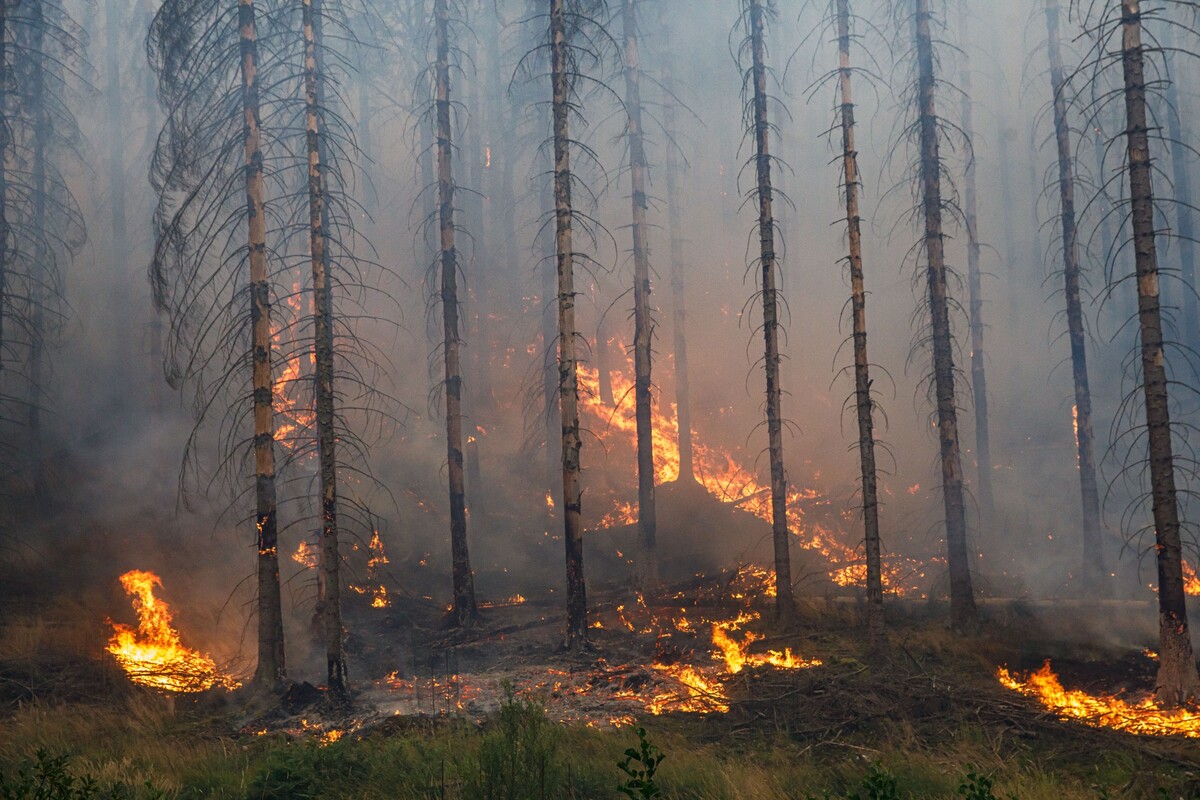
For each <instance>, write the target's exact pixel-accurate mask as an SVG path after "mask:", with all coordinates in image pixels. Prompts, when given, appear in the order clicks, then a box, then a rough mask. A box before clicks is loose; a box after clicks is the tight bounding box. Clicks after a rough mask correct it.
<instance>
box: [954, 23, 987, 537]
mask: <svg viewBox="0 0 1200 800" xmlns="http://www.w3.org/2000/svg"><path fill="white" fill-rule="evenodd" d="M959 15H960V22H961V26H962V29H961V35H960V41H961V42H962V47H963V48H964V49H963V51H962V52H963V69H962V76H961V78H960V79H959V84H960V85H959V89H961V90H962V128H963V134H964V135H965V136H966V137H967V139H968V141H971V140H973V139H974V136H975V131H974V127H973V123H974V111H975V109H974V104H973V103H972V101H971V61H970V57H969V56H968V55H967V51H966V49H965V48H966V46H967V42H968V41H970V40H969V38H968V36H967V9H966V5H965V4H963V5H962V6H960V11H959ZM968 147H969V148H970V149H971V152H970V154H969V156H968V158H967V166H966V171H965V174H964V175H963V216H964V217H965V218H966V223H967V295H968V298H967V302H968V303H969V306H970V307H969V314H970V321H971V390H972V394H973V395H974V398H975V459H976V462H977V463H976V466H977V469H978V472H979V508H980V512H981V516H982V518H983V520H985V521H986V524H989V525H990V524H992V523H993V522H994V521H995V517H996V504H995V501H994V499H993V495H992V445H991V434H990V431H989V429H988V396H987V370H986V367H985V366H984V349H983V331H984V327H983V273H982V272H981V271H980V269H979V254H980V246H979V213H978V211H977V206H978V202H977V192H976V188H975V167H976V161H975V153H974V149H973V147H971V146H970V145H968ZM981 527H982V526H981Z"/></svg>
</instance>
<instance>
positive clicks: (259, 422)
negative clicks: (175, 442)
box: [238, 0, 287, 690]
mask: <svg viewBox="0 0 1200 800" xmlns="http://www.w3.org/2000/svg"><path fill="white" fill-rule="evenodd" d="M238 25H239V29H240V39H241V78H242V91H241V99H242V116H243V120H244V128H243V130H244V148H245V163H246V219H247V234H248V236H247V249H248V253H249V258H248V263H249V269H250V275H249V277H250V325H251V335H252V342H251V345H252V353H253V390H254V480H255V501H256V510H255V528H256V531H257V533H258V666H257V668H256V670H255V673H254V682H255V683H256V684H257V685H258V686H259V687H260V688H263V689H268V690H273V689H277V688H278V687H279V686H281V685H282V684H283V682H284V681H285V680H286V677H287V673H286V669H285V662H284V650H283V609H282V603H281V599H280V591H279V533H278V522H277V519H276V513H277V508H276V493H275V418H274V411H273V408H272V401H273V398H272V391H273V378H272V374H271V355H272V353H271V349H272V343H271V286H270V283H269V277H268V274H267V226H266V212H265V200H264V192H263V153H262V132H261V130H260V127H261V119H260V112H259V92H258V29H257V20H256V16H255V6H254V0H238Z"/></svg>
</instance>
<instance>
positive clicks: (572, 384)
mask: <svg viewBox="0 0 1200 800" xmlns="http://www.w3.org/2000/svg"><path fill="white" fill-rule="evenodd" d="M566 17H567V13H566V0H550V77H551V83H552V92H553V94H552V103H553V114H554V218H555V256H556V263H557V267H558V396H559V414H560V415H561V419H562V475H563V509H562V516H563V524H564V536H563V541H564V542H565V544H566V555H567V631H566V640H565V642H564V644H565V646H566V648H567V649H572V650H573V649H578V648H581V647H585V646H587V643H588V642H587V589H586V584H585V583H584V579H583V519H582V506H583V491H582V486H581V481H580V463H579V451H580V450H581V449H582V447H583V443H582V441H581V440H580V436H579V379H578V375H577V372H576V369H577V366H578V357H577V353H576V348H577V343H576V330H575V251H574V244H573V242H572V223H573V221H574V207H573V206H572V204H571V181H572V177H571V138H570V128H569V118H570V113H571V67H570V64H569V60H570V59H569V52H568V49H569V47H570V44H569V43H568V41H567V19H566Z"/></svg>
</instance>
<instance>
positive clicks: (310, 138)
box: [303, 0, 346, 695]
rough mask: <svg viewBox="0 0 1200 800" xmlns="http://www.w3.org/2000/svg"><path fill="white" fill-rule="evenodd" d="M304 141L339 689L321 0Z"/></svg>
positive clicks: (307, 30)
mask: <svg viewBox="0 0 1200 800" xmlns="http://www.w3.org/2000/svg"><path fill="white" fill-rule="evenodd" d="M303 3H304V6H303V8H304V10H303V25H304V97H305V146H306V150H307V153H308V228H309V252H310V255H311V260H312V276H313V331H314V336H315V341H314V344H313V352H314V354H315V362H316V363H315V369H316V400H317V414H316V417H317V457H318V460H319V462H320V463H319V469H320V471H321V479H320V480H321V569H322V572H323V573H324V581H323V585H324V592H323V594H322V596H321V617H322V627H323V628H324V633H325V655H326V662H327V666H328V671H327V675H326V679H327V680H328V683H329V688H330V690H331V691H333V692H334V693H335V694H338V695H344V694H345V693H346V656H345V653H344V652H343V647H342V604H341V579H340V577H339V573H340V571H341V561H342V557H341V551H340V549H339V547H338V534H339V529H338V494H337V454H336V450H335V448H336V443H337V435H336V432H335V431H334V413H335V406H334V402H335V398H334V391H333V382H334V368H333V352H334V348H333V297H332V291H331V281H330V275H329V266H330V261H331V259H330V254H329V249H328V248H329V230H328V213H329V212H328V208H327V206H328V197H329V195H328V187H327V186H326V184H325V170H326V168H327V167H326V165H325V163H324V160H323V158H322V156H323V155H324V152H325V147H324V145H323V143H322V139H323V138H324V137H325V136H326V133H325V109H324V94H325V91H324V89H325V87H324V83H325V71H324V53H323V47H324V44H323V37H322V35H321V34H322V30H321V25H322V20H321V13H322V12H321V0H303Z"/></svg>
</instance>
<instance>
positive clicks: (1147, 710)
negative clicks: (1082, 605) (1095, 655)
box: [996, 650, 1200, 738]
mask: <svg viewBox="0 0 1200 800" xmlns="http://www.w3.org/2000/svg"><path fill="white" fill-rule="evenodd" d="M1139 655H1140V656H1141V658H1140V659H1139V658H1137V656H1134V657H1133V658H1132V659H1131V660H1133V661H1135V662H1138V663H1137V666H1143V667H1145V666H1152V665H1153V662H1154V661H1155V660H1156V658H1157V657H1156V655H1155V654H1154V652H1153V651H1149V650H1147V651H1143V652H1142V653H1141V654H1139ZM1143 672H1144V674H1142V675H1141V676H1139V677H1140V678H1141V680H1135V681H1132V682H1127V683H1126V685H1123V686H1117V687H1113V686H1112V675H1111V674H1110V675H1108V676H1104V677H1103V678H1101V680H1099V681H1097V680H1093V681H1091V683H1092V684H1093V687H1094V688H1072V689H1066V688H1064V687H1063V682H1062V680H1063V679H1062V678H1060V676H1059V675H1058V673H1057V672H1055V670H1054V668H1053V667H1051V665H1050V660H1049V659H1047V660H1046V661H1045V663H1044V664H1043V665H1042V667H1041V668H1040V669H1038V670H1034V671H1031V672H1029V673H1027V674H1024V675H1022V674H1020V673H1017V672H1013V671H1010V670H1009V669H1008V668H1006V667H1001V668H1000V669H998V670H997V672H996V677H997V679H998V680H999V681H1000V683H1001V684H1002V685H1003V686H1005V687H1006V688H1008V689H1011V690H1013V691H1015V692H1018V693H1020V694H1022V695H1025V696H1026V697H1029V698H1031V699H1033V700H1034V701H1036V702H1037V703H1038V704H1039V705H1040V706H1041V707H1043V708H1045V709H1046V710H1047V711H1049V712H1050V713H1052V714H1055V715H1056V716H1058V717H1060V718H1062V719H1064V720H1074V721H1077V722H1081V723H1083V724H1084V725H1089V726H1091V727H1094V728H1108V729H1111V730H1117V731H1123V732H1126V733H1132V734H1137V735H1140V736H1186V737H1189V738H1200V708H1196V707H1191V708H1187V707H1185V708H1175V709H1168V708H1163V707H1162V706H1161V705H1159V703H1158V702H1156V701H1155V699H1154V693H1153V681H1152V674H1153V673H1152V671H1150V670H1144V671H1143ZM1105 678H1107V680H1105ZM1106 684H1107V685H1106Z"/></svg>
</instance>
